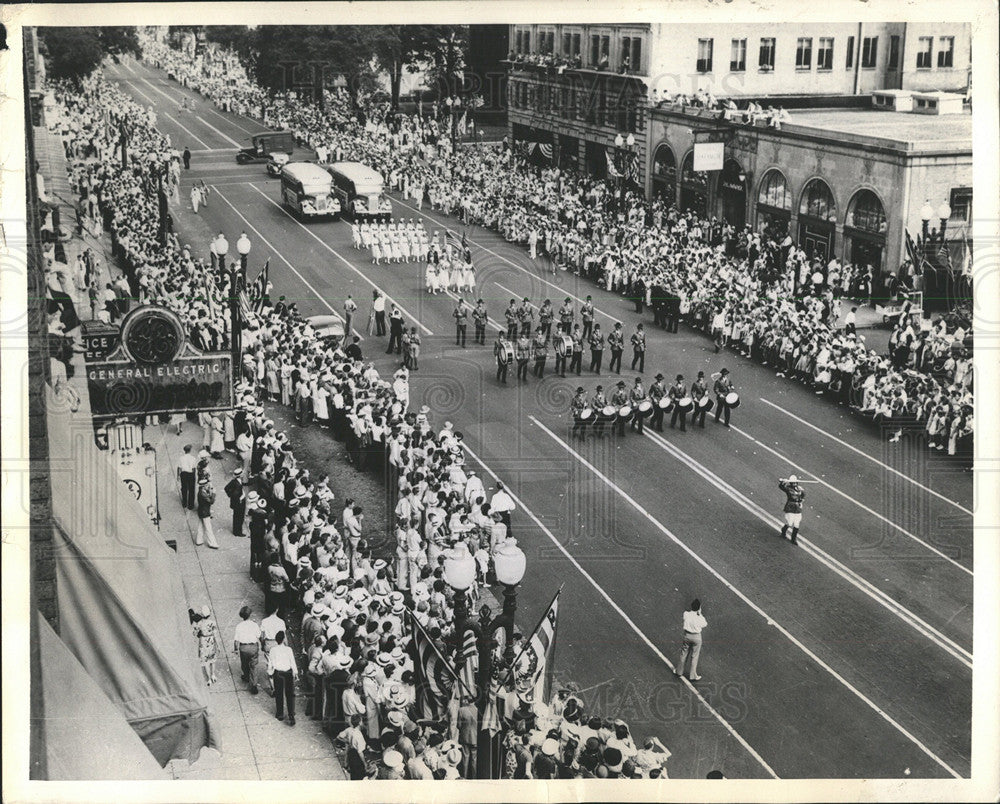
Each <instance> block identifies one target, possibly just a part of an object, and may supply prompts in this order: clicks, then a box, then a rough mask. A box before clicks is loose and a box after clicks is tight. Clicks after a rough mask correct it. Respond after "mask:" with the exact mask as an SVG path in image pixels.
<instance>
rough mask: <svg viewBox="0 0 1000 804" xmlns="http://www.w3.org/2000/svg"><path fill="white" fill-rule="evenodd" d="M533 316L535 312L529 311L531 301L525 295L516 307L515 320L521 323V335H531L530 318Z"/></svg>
mask: <svg viewBox="0 0 1000 804" xmlns="http://www.w3.org/2000/svg"><path fill="white" fill-rule="evenodd" d="M534 317H535V314H534V313H533V312H531V303H530V302H529V301H528V297H527V296H525V297H524V300H523V301H522V302H521V306H520V307H518V308H517V322H518V324H520V325H521V334H522V335H526V336H527V337H529V338H530V337H531V319H532V318H534Z"/></svg>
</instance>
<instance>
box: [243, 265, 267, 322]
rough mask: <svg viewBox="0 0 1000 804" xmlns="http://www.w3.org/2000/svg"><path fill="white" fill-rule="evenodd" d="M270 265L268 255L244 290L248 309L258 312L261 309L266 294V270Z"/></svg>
mask: <svg viewBox="0 0 1000 804" xmlns="http://www.w3.org/2000/svg"><path fill="white" fill-rule="evenodd" d="M270 266H271V258H270V257H268V258H267V260H265V262H264V267H263V268H261V270H260V273H259V274H257V278H256V279H255V280H254V281H253V282H251V283H250V287H248V288H247V291H246V296H247V299H248V300H249V305H250V309H252V310H253V311H254V312H255V313H259V312H260V311H261V310H262V309H264V297H265V296H266V295H267V286H268V272H269V268H270Z"/></svg>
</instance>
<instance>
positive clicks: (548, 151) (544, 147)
mask: <svg viewBox="0 0 1000 804" xmlns="http://www.w3.org/2000/svg"><path fill="white" fill-rule="evenodd" d="M538 150H539V151H541V152H542V156H544V157H545V158H546V159H551V158H552V146H551V145H549V144H548V143H544V142H540V143H538Z"/></svg>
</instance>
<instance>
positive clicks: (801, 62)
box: [795, 36, 813, 70]
mask: <svg viewBox="0 0 1000 804" xmlns="http://www.w3.org/2000/svg"><path fill="white" fill-rule="evenodd" d="M812 57H813V40H812V37H811V36H800V37H799V41H798V43H797V44H796V45H795V69H796V70H808V69H809V68H810V67H812Z"/></svg>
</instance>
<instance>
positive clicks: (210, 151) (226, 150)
mask: <svg viewBox="0 0 1000 804" xmlns="http://www.w3.org/2000/svg"><path fill="white" fill-rule="evenodd" d="M239 150H240V149H239V148H198V149H197V150H194V151H191V153H193V154H231V153H235V152H236V151H239Z"/></svg>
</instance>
